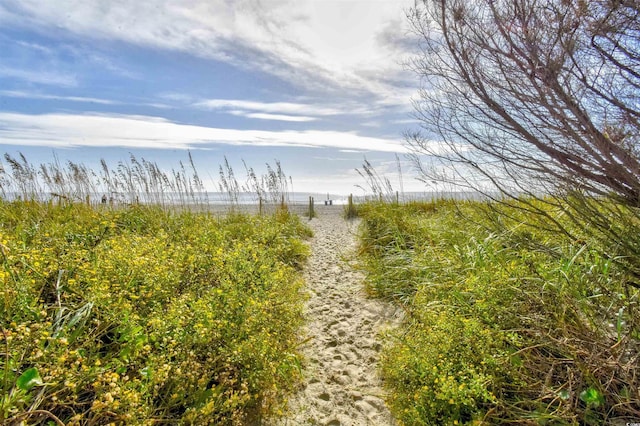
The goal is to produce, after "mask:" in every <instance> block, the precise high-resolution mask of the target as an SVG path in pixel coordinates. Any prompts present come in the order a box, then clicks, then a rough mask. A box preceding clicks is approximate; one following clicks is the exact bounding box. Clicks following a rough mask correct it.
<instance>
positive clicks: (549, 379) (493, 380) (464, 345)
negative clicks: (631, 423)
mask: <svg viewBox="0 0 640 426" xmlns="http://www.w3.org/2000/svg"><path fill="white" fill-rule="evenodd" d="M489 207H490V206H488V205H487V204H486V203H479V202H458V203H455V202H452V201H437V202H430V203H412V204H407V205H403V206H397V205H388V204H368V205H364V206H360V214H361V217H362V223H361V236H360V237H361V245H360V252H361V259H362V265H363V268H364V269H365V270H366V271H367V280H366V283H367V288H368V290H369V291H370V292H371V293H372V294H373V295H375V296H378V297H383V298H386V299H389V300H392V301H394V302H397V303H400V304H402V306H404V308H405V312H406V315H405V318H406V319H405V322H404V324H403V326H402V327H401V328H400V329H399V330H397V331H395V332H393V333H392V334H391V335H390V336H389V337H390V338H389V340H388V343H387V345H386V346H385V349H384V352H383V362H382V372H383V377H384V379H385V382H386V385H387V386H388V387H389V388H390V390H391V393H390V395H391V396H390V397H389V403H390V406H391V408H392V410H393V412H394V413H395V415H396V416H397V417H398V419H399V420H400V421H401V422H402V423H403V424H407V425H414V424H415V425H440V424H474V423H484V422H486V423H491V424H493V423H525V424H529V423H533V424H538V423H539V424H572V423H576V422H580V423H583V424H602V423H604V422H607V421H612V420H613V419H629V418H634V417H635V418H637V417H638V415H639V414H640V413H639V410H638V409H637V407H638V406H639V405H638V404H639V402H640V393H639V392H638V385H639V382H638V379H637V377H638V367H637V365H636V363H635V362H634V361H633V359H634V356H633V354H634V353H637V349H638V346H639V345H638V343H639V342H638V330H637V329H636V328H635V326H634V324H635V322H634V321H633V314H632V313H631V312H633V311H634V309H635V307H636V306H637V300H638V293H637V292H633V291H630V289H629V287H628V286H625V285H624V281H625V277H624V273H625V271H624V269H623V268H619V267H618V265H617V264H616V263H615V262H612V261H611V260H610V259H606V258H603V257H602V255H600V254H599V253H600V251H599V250H597V249H595V248H594V247H593V244H595V243H593V244H590V243H589V242H587V241H576V242H572V243H568V242H567V241H566V239H565V238H564V237H563V236H559V235H557V234H554V233H552V232H549V231H546V230H544V229H541V228H533V227H528V226H524V224H525V223H528V221H529V220H530V219H531V218H530V217H528V216H526V214H525V213H524V212H523V210H522V209H518V208H517V206H514V207H513V209H512V210H510V211H508V212H507V213H508V214H507V215H505V214H501V215H500V216H499V218H500V219H499V220H500V221H501V222H500V226H499V227H496V226H495V224H496V222H495V218H490V217H489V215H488V214H487V213H490V212H491V209H490V208H489ZM628 238H635V235H629V236H628Z"/></svg>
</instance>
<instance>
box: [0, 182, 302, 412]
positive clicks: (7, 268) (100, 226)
mask: <svg viewBox="0 0 640 426" xmlns="http://www.w3.org/2000/svg"><path fill="white" fill-rule="evenodd" d="M19 182H35V180H21V181H19ZM25 190H28V189H25ZM308 234H309V231H308V229H307V228H306V227H304V226H303V225H301V223H300V221H299V220H298V219H297V217H295V216H292V215H289V214H288V213H287V212H286V211H279V212H278V213H277V214H275V215H273V216H268V217H266V216H263V217H249V216H243V215H235V214H231V215H229V216H227V217H225V218H222V219H214V218H212V217H210V216H208V215H206V214H194V213H189V212H182V213H173V214H171V213H167V212H166V211H163V210H161V209H160V208H155V207H144V206H136V205H134V206H131V207H126V208H125V207H122V208H120V209H110V208H107V207H104V208H103V207H101V206H99V207H97V208H92V207H89V206H87V205H86V204H82V203H70V202H64V203H60V204H58V203H55V204H54V203H40V202H35V201H24V200H23V201H16V202H7V201H1V202H0V254H1V258H0V262H1V266H0V279H1V280H2V283H3V285H2V292H1V297H0V321H1V329H2V334H1V335H0V337H1V338H2V340H1V342H0V347H1V348H2V349H1V351H0V352H2V356H0V376H1V378H0V386H1V387H2V395H3V396H2V400H0V423H3V424H12V423H21V422H23V421H24V422H26V423H27V424H39V423H41V424H45V423H46V424H52V423H53V424H78V425H80V424H82V425H85V424H86V425H89V424H107V423H116V424H125V423H126V424H155V423H162V424H169V423H170V424H174V423H186V424H216V425H218V424H240V423H241V422H247V421H248V422H251V421H256V419H257V418H259V417H260V416H261V415H263V414H266V413H274V412H277V411H278V410H279V409H280V408H281V407H282V405H283V404H284V398H283V392H284V391H286V390H287V389H290V388H291V387H292V386H293V384H295V382H296V380H297V379H298V377H299V357H298V355H297V354H296V347H295V346H296V343H297V341H296V331H297V329H298V327H299V325H300V323H301V300H300V295H299V292H298V290H299V288H300V286H301V280H300V277H299V275H298V272H297V269H298V268H299V267H300V266H301V265H302V263H303V262H304V260H305V258H306V256H307V254H308V249H307V247H306V246H305V245H304V244H303V243H302V242H301V238H302V237H305V236H307V235H308ZM252 419H253V420H252Z"/></svg>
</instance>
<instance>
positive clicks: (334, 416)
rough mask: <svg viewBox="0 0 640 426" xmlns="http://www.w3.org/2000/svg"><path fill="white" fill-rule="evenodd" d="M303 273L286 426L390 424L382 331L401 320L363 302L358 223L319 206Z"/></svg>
mask: <svg viewBox="0 0 640 426" xmlns="http://www.w3.org/2000/svg"><path fill="white" fill-rule="evenodd" d="M317 212H318V217H317V218H314V219H313V220H311V221H309V226H310V227H311V228H312V229H313V231H314V237H313V238H312V239H311V240H310V245H311V249H312V254H311V257H310V259H309V261H308V264H307V266H306V268H305V271H304V276H305V280H306V285H307V291H308V293H309V300H308V302H307V305H306V309H305V317H306V329H305V330H304V333H303V336H301V341H303V342H304V343H303V344H302V346H301V352H302V354H303V355H304V357H305V361H304V364H303V374H304V383H303V385H302V389H301V390H300V392H299V393H298V394H296V395H293V396H292V397H291V399H290V401H289V412H288V413H287V415H285V417H284V418H281V419H277V420H272V421H271V422H269V423H267V424H270V425H274V426H284V425H286V426H290V425H331V426H338V425H342V426H350V425H353V426H355V425H372V426H375V425H394V424H395V422H394V420H393V418H392V416H391V414H390V413H389V411H388V409H387V407H386V406H385V403H384V391H383V389H382V387H381V382H380V378H379V376H378V361H379V353H380V349H381V342H380V333H381V332H383V331H384V330H385V329H387V328H388V327H391V326H394V325H395V324H397V323H398V321H399V318H398V317H399V312H398V310H397V309H395V308H393V307H392V306H391V305H389V304H387V303H385V302H381V301H378V300H374V299H370V298H368V297H367V296H366V294H365V292H364V288H363V275H362V273H361V272H359V271H356V270H355V269H354V268H353V266H352V264H353V262H354V261H355V259H354V256H355V249H356V235H355V233H356V231H357V225H358V222H357V221H346V220H344V219H343V218H342V217H341V213H342V207H341V206H333V207H322V206H320V207H319V208H318V207H317Z"/></svg>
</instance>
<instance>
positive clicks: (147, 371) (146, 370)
mask: <svg viewBox="0 0 640 426" xmlns="http://www.w3.org/2000/svg"><path fill="white" fill-rule="evenodd" d="M152 372H153V370H152V369H151V368H150V367H144V368H143V369H142V370H140V375H141V376H142V377H144V378H145V379H150V378H151V374H152Z"/></svg>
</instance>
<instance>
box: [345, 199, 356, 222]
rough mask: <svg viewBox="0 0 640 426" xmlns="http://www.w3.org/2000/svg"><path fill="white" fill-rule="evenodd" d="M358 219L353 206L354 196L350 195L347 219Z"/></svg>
mask: <svg viewBox="0 0 640 426" xmlns="http://www.w3.org/2000/svg"><path fill="white" fill-rule="evenodd" d="M354 217H356V208H355V206H354V205H353V194H349V202H348V204H347V219H353V218H354Z"/></svg>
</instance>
